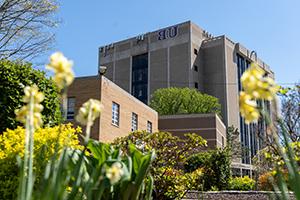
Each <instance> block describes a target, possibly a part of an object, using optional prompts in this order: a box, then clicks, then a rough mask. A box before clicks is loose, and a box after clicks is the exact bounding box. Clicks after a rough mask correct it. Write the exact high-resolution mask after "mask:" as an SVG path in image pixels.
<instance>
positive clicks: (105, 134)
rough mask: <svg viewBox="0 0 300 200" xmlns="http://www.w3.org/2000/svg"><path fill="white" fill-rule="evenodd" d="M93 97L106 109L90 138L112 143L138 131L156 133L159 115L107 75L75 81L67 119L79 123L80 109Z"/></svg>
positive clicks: (69, 97) (71, 89)
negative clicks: (76, 117) (106, 76)
mask: <svg viewBox="0 0 300 200" xmlns="http://www.w3.org/2000/svg"><path fill="white" fill-rule="evenodd" d="M90 98H92V99H97V100H99V101H101V103H102V105H103V109H102V111H101V115H100V117H99V118H98V119H96V120H95V122H94V125H93V127H92V130H91V137H92V138H93V139H96V140H100V141H102V142H112V141H113V140H114V139H115V138H117V137H122V136H126V135H128V134H129V133H130V132H132V131H135V130H146V131H148V132H150V133H151V132H156V131H157V130H158V124H157V123H158V115H157V112H156V111H154V110H153V109H151V108H150V107H149V106H147V105H145V104H144V103H142V102H141V101H139V100H138V99H136V98H135V97H133V96H132V95H130V94H129V93H128V92H126V91H124V90H123V89H122V88H120V87H119V86H117V85H116V84H115V83H113V82H111V81H110V80H108V79H107V78H105V77H104V76H88V77H79V78H76V79H75V80H74V82H73V84H72V85H71V86H70V87H69V88H68V98H67V120H68V121H70V122H72V123H74V124H75V125H76V124H77V123H76V121H75V116H76V115H77V112H78V110H79V108H80V107H81V106H82V104H83V103H85V102H86V101H87V100H89V99H90Z"/></svg>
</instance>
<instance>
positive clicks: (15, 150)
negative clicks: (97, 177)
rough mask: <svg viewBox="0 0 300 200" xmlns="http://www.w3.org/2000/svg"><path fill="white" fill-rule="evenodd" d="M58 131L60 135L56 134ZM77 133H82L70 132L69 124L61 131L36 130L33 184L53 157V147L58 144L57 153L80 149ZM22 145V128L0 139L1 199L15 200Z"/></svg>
mask: <svg viewBox="0 0 300 200" xmlns="http://www.w3.org/2000/svg"><path fill="white" fill-rule="evenodd" d="M60 130H61V133H59V132H60ZM77 133H81V130H80V129H74V128H72V126H71V124H68V125H62V126H61V128H59V126H56V127H53V128H44V129H38V130H36V132H35V134H34V143H35V144H34V159H35V160H34V166H33V167H34V171H35V173H36V177H35V181H36V184H38V183H39V182H40V178H41V176H42V174H43V173H44V168H45V166H46V164H47V162H48V161H49V160H50V158H51V157H52V155H54V151H55V146H56V144H59V145H58V146H57V147H58V150H59V151H60V150H61V149H62V148H63V147H72V148H75V149H80V148H82V147H81V146H80V145H79V141H78V137H77ZM58 138H59V139H58ZM57 139H58V140H57ZM57 141H58V143H57ZM24 145H25V129H24V128H22V127H18V128H17V129H15V130H9V129H8V130H7V131H6V132H4V133H3V134H2V135H0V199H15V198H16V194H17V188H18V186H19V184H18V182H19V179H18V176H19V167H18V165H17V156H18V157H20V158H23V156H24V149H25V148H24Z"/></svg>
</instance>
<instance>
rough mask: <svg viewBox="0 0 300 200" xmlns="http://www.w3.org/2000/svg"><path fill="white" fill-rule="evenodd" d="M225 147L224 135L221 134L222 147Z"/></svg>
mask: <svg viewBox="0 0 300 200" xmlns="http://www.w3.org/2000/svg"><path fill="white" fill-rule="evenodd" d="M224 147H225V140H224V137H223V136H222V148H224Z"/></svg>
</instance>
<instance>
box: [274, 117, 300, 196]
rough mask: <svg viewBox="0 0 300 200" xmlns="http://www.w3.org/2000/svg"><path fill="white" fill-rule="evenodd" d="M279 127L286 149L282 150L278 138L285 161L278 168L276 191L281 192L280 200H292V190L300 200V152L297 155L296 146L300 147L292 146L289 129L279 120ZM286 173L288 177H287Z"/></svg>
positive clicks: (279, 147)
mask: <svg viewBox="0 0 300 200" xmlns="http://www.w3.org/2000/svg"><path fill="white" fill-rule="evenodd" d="M279 125H280V128H281V131H280V132H281V133H282V136H283V145H284V146H285V149H282V148H281V146H280V145H281V144H280V143H279V141H278V138H276V140H275V141H276V144H277V146H278V149H279V152H280V156H281V157H282V159H283V160H282V162H280V163H279V165H277V166H276V176H277V180H278V181H276V185H274V189H275V190H280V191H281V194H280V195H279V198H281V199H290V198H289V196H288V191H289V190H291V191H292V192H293V193H294V195H295V199H297V200H300V190H299V187H300V173H299V172H300V165H299V152H298V155H297V151H295V146H296V147H298V145H295V146H292V145H290V143H289V142H290V141H291V136H290V135H289V133H288V129H287V127H286V126H285V124H284V123H283V122H282V121H281V120H279ZM299 146H300V145H299ZM285 173H286V174H287V176H285Z"/></svg>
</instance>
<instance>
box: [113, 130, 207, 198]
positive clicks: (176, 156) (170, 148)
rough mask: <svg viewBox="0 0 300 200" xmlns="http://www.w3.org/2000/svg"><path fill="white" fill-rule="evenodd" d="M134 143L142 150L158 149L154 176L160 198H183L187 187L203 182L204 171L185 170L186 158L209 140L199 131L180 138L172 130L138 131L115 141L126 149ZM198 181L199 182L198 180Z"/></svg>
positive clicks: (156, 191)
mask: <svg viewBox="0 0 300 200" xmlns="http://www.w3.org/2000/svg"><path fill="white" fill-rule="evenodd" d="M130 143H133V144H135V145H136V146H137V147H138V148H139V149H141V150H142V151H145V152H147V151H149V150H155V152H156V159H155V160H154V161H153V163H152V167H151V173H152V175H153V176H154V189H155V195H156V197H157V199H170V198H180V197H182V195H183V194H184V193H185V192H186V190H187V189H192V188H196V187H197V186H198V183H201V181H202V177H201V176H200V175H201V173H202V171H200V170H198V171H195V172H194V173H188V174H187V173H184V170H183V163H184V162H185V160H186V158H187V157H188V156H189V155H191V154H193V153H194V152H199V151H200V149H203V147H204V146H206V141H205V140H204V139H203V138H202V137H200V136H199V135H197V134H185V137H184V138H179V137H176V136H174V135H172V134H171V133H168V132H156V133H147V132H145V131H142V132H140V131H137V132H133V133H131V134H129V136H126V137H123V138H118V139H116V140H115V141H114V142H113V144H114V145H115V146H119V147H121V149H122V150H123V151H124V152H126V151H128V146H129V144H130ZM195 182H196V183H197V185H195V184H194V183H195ZM199 187H200V186H199Z"/></svg>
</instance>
